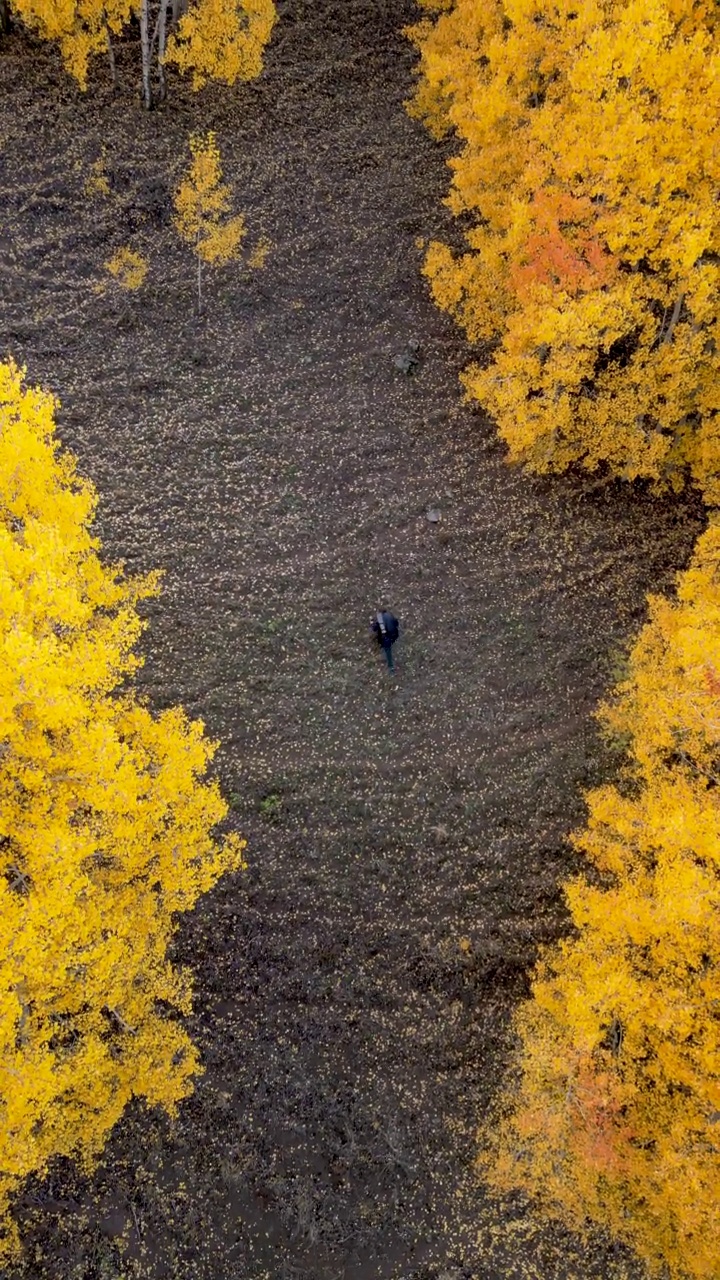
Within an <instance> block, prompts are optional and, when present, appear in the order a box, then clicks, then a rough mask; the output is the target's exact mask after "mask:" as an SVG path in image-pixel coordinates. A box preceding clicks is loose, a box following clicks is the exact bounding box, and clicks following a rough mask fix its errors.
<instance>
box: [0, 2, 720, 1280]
mask: <svg viewBox="0 0 720 1280" xmlns="http://www.w3.org/2000/svg"><path fill="white" fill-rule="evenodd" d="M280 8H281V19H280V22H279V25H278V27H277V30H276V34H275V36H274V39H273V41H272V44H271V46H270V48H269V50H268V52H267V57H266V71H265V72H264V74H263V76H262V77H261V79H260V80H259V81H257V82H256V83H254V84H250V85H242V86H239V87H237V88H236V89H232V90H227V89H222V88H212V89H209V90H206V91H204V92H203V93H202V94H200V95H195V96H193V95H192V94H191V93H190V92H189V91H188V90H186V89H184V88H183V87H182V86H178V85H177V83H174V84H173V85H172V92H171V96H170V98H169V100H168V102H167V103H166V104H165V105H164V106H163V107H162V109H159V110H156V111H154V112H152V113H151V114H146V113H143V111H142V110H141V109H140V106H139V103H138V98H137V83H136V77H137V66H136V62H135V55H136V48H135V46H133V45H132V44H127V45H122V46H121V47H120V49H119V51H118V56H119V67H120V73H121V88H120V90H119V91H118V92H116V93H113V92H112V90H111V89H110V87H109V85H108V84H107V82H106V80H105V79H104V74H105V68H104V67H99V68H98V70H97V72H96V74H95V77H94V79H93V80H92V82H91V86H90V90H89V91H88V93H87V94H86V95H82V94H81V93H79V92H78V91H77V90H76V89H75V87H74V86H73V84H72V83H71V82H70V81H69V80H68V78H67V77H66V76H65V74H64V72H63V71H62V69H61V67H60V65H59V60H58V57H57V54H56V53H55V52H54V51H53V50H50V49H47V48H45V49H43V48H40V47H39V46H37V45H34V46H31V45H29V44H28V43H26V42H24V41H22V40H21V39H20V38H19V37H17V36H13V37H11V38H8V39H5V40H4V41H3V42H2V43H0V273H1V274H0V353H1V354H2V355H3V356H4V355H5V353H6V352H11V353H12V354H13V355H14V356H15V358H16V359H17V360H18V361H19V362H23V363H25V364H26V365H27V372H28V378H29V379H30V381H31V382H40V383H42V384H44V385H46V386H49V387H51V388H53V389H54V390H55V391H56V392H57V393H58V394H59V395H60V397H61V399H62V409H61V411H60V414H59V423H60V435H61V438H62V440H63V442H65V443H67V444H68V445H70V446H71V447H72V448H73V449H74V450H75V451H76V452H77V454H78V456H79V458H80V464H81V467H82V470H83V471H84V472H85V473H86V474H88V475H90V476H91V477H92V479H93V480H94V481H95V483H96V484H97V486H98V488H99V491H100V494H101V499H102V501H101V506H100V512H99V530H100V532H101V535H102V537H103V539H104V543H105V547H106V552H107V554H108V555H111V556H112V557H124V558H125V559H126V561H127V563H128V565H129V566H130V567H131V568H132V569H144V568H149V567H151V566H156V565H159V566H161V567H162V568H163V569H164V570H165V574H166V576H165V590H164V594H163V596H162V598H161V599H160V600H159V601H158V602H157V603H155V604H154V606H153V608H152V610H151V628H150V631H149V632H148V635H147V638H146V644H145V648H146V652H147V664H146V667H145V670H144V672H143V676H142V681H143V685H144V689H145V691H146V693H147V695H148V696H149V698H150V699H151V702H152V704H153V705H154V706H155V707H161V706H166V705H168V704H169V703H174V702H182V703H183V704H184V705H185V706H186V707H187V708H188V709H189V710H190V711H191V712H192V713H194V714H197V715H200V716H202V718H203V719H204V720H205V722H206V725H207V728H208V731H209V733H210V734H211V735H212V736H213V737H217V738H219V739H220V740H221V742H222V748H221V751H220V752H219V755H218V770H219V774H220V777H221V780H222V785H223V788H224V790H225V793H226V795H227V796H228V797H229V798H230V800H231V803H232V806H233V808H232V818H231V820H232V823H233V825H235V826H236V827H237V828H238V829H240V830H242V831H243V832H244V833H245V834H246V835H247V837H248V839H249V850H248V854H249V869H248V871H247V872H246V873H244V874H242V875H239V876H237V877H235V878H232V879H226V880H225V881H223V882H222V883H221V884H220V885H219V886H218V887H217V889H216V890H215V891H214V892H213V893H212V894H210V895H209V896H208V897H207V899H206V900H204V901H203V903H202V904H201V905H200V907H199V909H198V910H197V911H195V912H194V913H193V914H192V916H190V917H188V918H187V919H184V920H183V921H182V922H181V927H180V930H179V936H178V956H179V958H180V959H181V960H182V961H183V962H185V963H187V964H189V965H190V966H191V967H192V969H193V971H194V975H195V987H196V993H197V995H196V1001H195V1012H194V1014H193V1016H192V1018H191V1020H190V1023H191V1025H190V1030H191V1033H192V1034H193V1036H194V1037H195V1039H196V1041H197V1042H198V1044H199V1046H200V1048H201V1051H202V1056H203V1059H204V1062H205V1066H206V1073H205V1075H204V1076H203V1077H202V1078H201V1079H200V1080H199V1081H198V1085H197V1089H196V1091H195V1093H194V1095H193V1097H192V1098H191V1099H190V1100H189V1101H188V1102H187V1103H186V1104H184V1105H183V1106H182V1108H181V1110H180V1114H179V1117H178V1119H177V1120H176V1121H175V1122H174V1123H170V1122H169V1121H168V1120H167V1119H166V1118H164V1117H163V1116H162V1115H161V1114H159V1113H155V1112H148V1111H147V1110H145V1109H144V1107H142V1106H140V1105H137V1107H133V1108H131V1110H130V1111H129V1113H128V1114H127V1115H126V1117H125V1118H124V1119H123V1121H122V1123H121V1124H119V1125H118V1127H117V1129H116V1131H115V1132H114V1134H113V1136H112V1139H111V1141H110V1143H109V1145H108V1147H107V1150H106V1152H105V1154H104V1157H103V1159H102V1161H101V1163H100V1165H99V1167H98V1168H97V1170H96V1171H95V1172H94V1174H93V1175H92V1176H86V1175H84V1174H82V1173H81V1172H78V1171H77V1170H75V1169H74V1168H73V1167H72V1166H71V1165H70V1164H68V1163H65V1162H61V1163H59V1164H58V1166H57V1167H56V1168H55V1169H54V1170H53V1171H52V1173H51V1175H50V1176H49V1177H48V1178H47V1179H46V1180H44V1181H43V1182H37V1183H33V1184H32V1185H31V1186H29V1187H28V1188H27V1189H26V1191H25V1193H24V1195H23V1197H22V1199H21V1201H20V1204H19V1206H18V1217H19V1219H20V1221H21V1224H22V1230H23V1235H24V1238H25V1240H26V1251H25V1255H24V1259H23V1261H22V1262H21V1263H20V1264H18V1266H17V1267H16V1268H14V1269H12V1270H11V1271H9V1272H8V1273H7V1274H8V1277H9V1278H11V1280H31V1278H33V1280H34V1278H38V1280H40V1277H52V1278H53V1280H55V1278H56V1277H60V1276H62V1277H63V1280H81V1278H82V1280H91V1278H92V1277H104V1278H107V1277H113V1276H121V1275H122V1276H127V1277H134V1276H144V1277H148V1280H160V1278H161V1277H166V1276H167V1277H172V1278H173V1280H190V1278H191V1277H192V1278H193V1280H210V1278H212V1280H226V1278H227V1280H230V1278H231V1277H232V1278H233V1280H235V1278H236V1277H237V1280H240V1278H242V1280H262V1278H263V1277H267V1278H268V1280H475V1278H477V1280H481V1278H482V1280H493V1278H494V1277H503V1280H513V1278H514V1277H518V1278H519V1277H524V1278H525V1280H531V1278H532V1277H535V1278H536V1280H556V1278H557V1280H561V1278H565V1277H568V1278H569V1277H578V1278H580V1277H582V1280H600V1277H603V1278H604V1280H609V1278H615V1280H619V1278H620V1277H625V1276H628V1277H629V1276H632V1275H635V1274H636V1273H635V1271H634V1270H633V1264H632V1262H631V1260H629V1259H628V1258H627V1257H626V1256H625V1255H624V1254H622V1253H621V1252H618V1251H617V1250H613V1249H611V1248H609V1247H607V1246H606V1245H605V1244H604V1243H603V1241H602V1240H599V1239H597V1238H594V1239H593V1240H592V1241H591V1243H590V1244H585V1243H583V1242H582V1241H577V1240H574V1239H573V1238H571V1237H570V1236H568V1235H567V1234H565V1233H564V1232H563V1231H561V1230H560V1229H558V1228H555V1227H549V1226H547V1225H544V1224H543V1223H541V1222H539V1221H537V1220H536V1219H535V1218H534V1217H533V1215H532V1213H531V1212H530V1211H529V1209H528V1208H527V1206H525V1205H523V1204H522V1203H521V1202H519V1201H514V1200H513V1201H512V1202H510V1203H506V1204H503V1205H498V1204H496V1203H494V1202H493V1201H491V1200H489V1199H488V1198H487V1196H486V1195H485V1194H484V1192H483V1190H482V1187H480V1186H479V1185H478V1183H477V1181H476V1178H475V1174H474V1172H473V1159H474V1153H475V1141H476V1139H475V1130H476V1126H477V1123H478V1121H479V1119H480V1117H481V1115H482V1113H483V1110H484V1108H485V1107H486V1106H487V1104H488V1102H489V1100H490V1099H491V1098H492V1096H493V1095H494V1093H495V1092H496V1090H497V1088H498V1086H499V1084H500V1083H501V1081H502V1079H503V1072H504V1070H505V1067H506V1064H507V1060H508V1054H509V1049H510V1041H509V1034H508V1019H509V1017H510V1015H511V1013H512V1010H513V1008H514V1006H515V1005H516V1003H517V1001H518V999H520V998H521V997H522V996H523V994H524V993H525V992H526V991H527V984H528V971H529V967H530V966H531V964H532V961H533V958H534V956H535V955H536V952H537V947H538V944H540V943H543V942H545V941H547V940H549V939H553V938H556V937H558V936H560V934H561V933H562V931H563V930H564V929H565V928H566V920H565V915H564V911H563V906H562V899H561V895H560V892H559V888H558V884H559V881H560V880H561V879H562V878H563V877H564V876H566V875H567V874H568V873H569V872H570V871H571V870H573V869H574V868H575V866H576V861H575V859H574V856H573V854H572V853H571V851H570V850H569V848H568V846H567V845H566V843H565V840H564V838H565V836H566V834H567V833H568V832H569V831H570V830H571V829H572V828H573V827H574V826H576V825H577V824H579V823H580V822H581V821H582V816H583V803H582V789H583V788H584V787H587V786H588V785H590V784H592V783H593V782H595V781H597V780H598V779H599V778H600V777H601V776H603V771H606V770H607V769H608V767H609V762H608V759H607V757H606V756H605V755H604V754H603V750H602V748H601V745H600V742H599V739H598V734H597V728H596V724H595V722H594V719H593V714H592V713H593V709H594V708H595V706H596V704H597V702H598V700H599V698H600V697H601V695H602V693H603V691H604V690H605V689H606V688H607V686H608V684H609V683H610V682H611V680H612V674H613V663H614V662H615V661H616V655H617V653H618V652H619V651H620V650H621V649H622V646H624V645H625V644H626V643H627V641H628V639H629V637H631V636H632V635H633V633H634V632H635V631H636V630H637V628H638V626H639V625H640V623H641V621H642V619H643V617H644V613H645V593H646V592H647V591H648V590H665V589H668V588H670V587H671V585H672V582H673V576H674V572H675V570H677V569H678V568H679V567H681V566H682V565H684V564H685V563H686V561H687V559H688V556H689V553H690V549H691V546H692V543H693V541H694V539H695V537H696V535H697V533H698V531H699V529H700V527H701V522H702V517H701V513H700V508H699V505H697V506H696V505H692V503H683V502H681V501H679V500H677V499H674V498H673V499H666V500H662V499H658V498H653V497H652V496H651V495H649V494H648V493H647V492H645V491H643V490H641V489H639V488H636V487H635V488H631V487H628V486H626V487H621V486H619V485H609V486H608V485H604V486H603V485H598V484H597V482H596V481H592V480H587V479H585V480H579V479H577V478H575V479H573V478H568V477H564V478H560V479H553V480H543V481H538V480H532V479H530V478H528V477H527V476H525V475H523V474H521V473H520V472H518V471H517V470H514V469H511V468H510V467H509V466H508V465H507V464H506V462H505V459H504V451H503V448H502V447H501V446H500V445H499V444H498V442H497V440H496V438H495V435H494V433H493V429H492V426H491V425H490V424H489V423H487V422H486V421H485V419H484V418H483V417H482V416H481V415H480V414H479V413H478V412H477V411H476V410H473V409H472V408H471V407H468V406H466V405H464V404H463V403H462V400H461V394H460V388H459V383H458V372H459V370H460V369H461V368H462V366H463V363H464V362H466V361H467V359H468V351H467V348H466V346H465V345H464V343H463V341H462V337H461V335H460V334H459V333H458V332H457V330H456V329H455V328H454V327H453V325H452V323H451V322H450V320H449V319H448V318H447V317H446V316H444V315H442V314H441V313H440V312H439V311H437V310H436V309H435V308H434V306H433V304H432V302H431V300H430V298H429V296H428V293H427V290H426V286H425V283H424V281H423V279H422V277H421V274H420V263H421V256H422V255H421V249H420V247H419V245H418V243H417V242H418V239H419V238H423V237H424V238H427V237H429V236H433V235H438V234H440V235H445V236H450V237H453V236H456V234H457V233H456V231H454V229H453V227H452V226H451V223H450V216H449V214H448V213H447V211H446V210H445V209H444V207H443V205H442V197H443V195H444V193H445V190H446V186H447V181H448V172H447V169H446V167H445V160H446V158H447V155H448V154H449V150H448V148H447V147H445V146H440V145H438V144H436V143H434V142H433V141H432V139H430V138H429V137H428V136H427V134H426V133H425V132H424V131H423V129H422V128H421V127H420V126H419V125H418V124H416V123H414V122H412V121H411V120H410V119H409V118H408V116H407V115H406V113H405V111H404V108H403V101H404V99H405V98H406V97H407V96H408V94H409V92H410V89H411V84H412V74H413V67H414V55H413V51H412V49H411V47H410V46H409V44H408V42H407V41H406V40H405V39H404V38H403V36H402V34H401V28H402V26H403V23H405V22H407V21H410V20H412V19H413V17H414V16H415V14H414V10H413V8H412V5H411V4H409V3H405V0H395V2H392V0H285V2H284V3H282V4H281V6H280ZM193 128H202V129H207V128H214V129H215V130H217V134H218V140H219V143H220V146H221V150H222V154H223V157H224V161H225V169H226V175H227V178H228V180H229V181H230V182H231V184H232V187H233V189H234V191H235V193H236V196H237V203H238V207H239V208H242V209H244V210H245V212H246V215H247V220H248V227H249V237H248V240H249V244H250V248H251V249H252V246H253V244H255V243H256V242H257V240H258V239H259V238H260V237H261V236H267V237H268V238H269V239H270V240H271V241H272V250H271V252H270V256H269V258H268V261H267V264H266V267H265V269H264V270H263V271H257V272H249V271H247V270H244V269H242V268H240V267H238V266H230V267H228V268H225V269H222V270H219V271H217V272H216V273H210V272H208V273H207V278H206V286H207V312H206V315H205V316H204V317H201V318H199V317H198V316H197V315H196V314H195V303H194V297H193V289H194V268H193V264H192V259H191V256H190V254H189V253H188V252H187V251H186V249H185V248H184V247H183V246H182V244H181V243H180V242H179V241H178V239H177V237H176V235H175V232H174V230H173V228H172V225H171V212H172V208H171V199H172V191H173V189H174V186H175V185H176V183H177V180H178V176H179V174H180V172H181V170H182V168H183V167H184V164H185V160H186V154H187V136H188V133H189V131H190V130H191V129H193ZM103 156H104V165H105V169H106V172H107V176H108V179H109V184H110V193H109V195H108V196H106V197H102V196H101V195H99V194H95V195H88V194H86V190H85V184H86V182H87V179H88V177H89V176H90V173H91V167H92V165H93V164H94V163H95V162H96V161H98V160H99V159H101V158H102V157H103ZM120 245H130V246H131V247H133V248H137V249H139V250H141V251H142V252H144V253H146V254H147V255H148V256H149V258H150V273H149V277H148V282H147V283H146V285H145V286H144V287H143V288H142V289H141V290H140V291H139V292H138V293H137V294H135V295H132V296H124V295H121V294H120V293H119V292H118V291H115V292H113V291H112V290H107V291H106V292H104V293H103V292H98V291H96V288H95V286H96V284H97V282H98V281H99V280H101V279H102V277H103V268H102V264H103V262H104V260H105V259H106V258H107V257H108V256H109V253H110V252H111V251H112V250H113V249H115V248H118V247H119V246H120ZM410 340H417V341H419V342H420V344H421V348H422V359H421V363H420V365H419V367H418V368H417V370H416V371H415V372H414V373H412V374H411V375H409V376H405V375H404V374H403V373H402V372H400V371H399V370H398V369H397V368H396V367H395V364H394V361H393V357H394V356H395V355H396V354H397V353H399V352H400V353H401V352H403V351H404V350H405V349H406V345H407V343H408V342H409V341H410ZM431 506H433V507H437V508H439V510H440V512H441V519H440V521H439V522H437V523H431V522H429V521H428V520H427V515H426V513H427V509H428V507H431ZM381 594H382V595H385V596H387V599H388V600H389V601H390V603H391V605H392V607H393V608H394V610H395V611H396V612H397V613H398V615H399V617H400V619H401V621H402V627H403V637H402V640H401V642H400V645H399V646H398V651H397V657H398V668H399V670H398V676H397V679H396V680H395V681H394V682H393V681H392V680H391V679H390V678H389V677H388V675H387V673H386V671H385V670H384V669H383V666H382V661H381V655H380V654H379V653H378V651H377V649H375V648H372V647H371V645H370V643H369V641H368V634H367V628H368V623H369V617H370V613H371V611H372V609H373V606H374V604H375V602H376V600H377V599H378V597H379V596H380V595H381ZM465 939H467V940H468V941H469V949H467V943H465V942H464V941H463V940H465ZM461 941H462V942H463V945H462V946H461V945H460V944H461Z"/></svg>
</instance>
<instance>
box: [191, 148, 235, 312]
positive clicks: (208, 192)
mask: <svg viewBox="0 0 720 1280" xmlns="http://www.w3.org/2000/svg"><path fill="white" fill-rule="evenodd" d="M190 157H191V159H190V165H189V167H188V170H187V173H186V175H185V177H184V178H183V180H182V182H181V183H180V186H179V187H178V189H177V191H176V193H175V219H174V221H175V228H176V230H177V232H178V235H179V236H180V237H181V239H183V240H184V241H185V242H186V244H189V245H190V246H191V247H192V250H193V252H194V254H195V256H196V258H197V288H198V310H199V311H202V264H203V262H207V263H208V264H209V265H211V266H219V265H221V264H223V263H226V262H231V261H232V260H233V259H235V258H237V257H238V256H239V254H240V245H241V242H242V240H243V238H244V236H245V219H244V217H243V215H242V214H232V212H231V210H232V193H231V191H230V188H229V187H228V186H227V184H226V183H224V182H223V181H222V166H221V163H220V150H219V148H218V145H217V140H216V137H215V134H214V133H212V132H210V133H207V134H204V135H202V134H193V135H192V136H191V138H190Z"/></svg>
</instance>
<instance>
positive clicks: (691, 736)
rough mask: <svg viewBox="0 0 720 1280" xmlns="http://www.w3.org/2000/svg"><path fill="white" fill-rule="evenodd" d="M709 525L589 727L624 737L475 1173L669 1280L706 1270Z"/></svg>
mask: <svg viewBox="0 0 720 1280" xmlns="http://www.w3.org/2000/svg"><path fill="white" fill-rule="evenodd" d="M719 565H720V522H718V521H717V520H715V521H714V522H713V523H712V524H711V527H710V529H709V530H708V532H707V533H705V534H704V535H703V537H702V538H701V539H700V541H699V543H698V547H697V551H696V555H695V557H694V560H693V563H692V565H691V567H690V569H689V570H688V571H687V572H686V573H685V574H683V575H682V577H681V580H680V586H679V591H678V599H677V602H674V603H671V602H669V601H667V600H664V599H661V598H655V599H653V600H652V601H651V618H650V621H649V623H648V624H647V626H646V627H645V628H644V630H643V631H642V632H641V634H640V637H639V639H638V641H637V643H636V645H635V647H634V649H633V651H632V655H631V662H630V674H629V677H628V679H627V680H626V681H625V682H624V683H623V684H622V685H621V686H620V687H619V689H618V691H617V696H616V698H615V700H614V701H613V702H612V703H611V704H610V705H609V706H607V707H606V708H605V709H604V712H603V714H604V718H605V720H606V722H607V724H608V726H609V727H610V728H611V729H612V731H613V732H614V733H615V734H616V735H624V736H626V737H627V738H628V739H629V744H630V760H631V764H632V767H631V768H630V769H629V771H628V775H627V777H625V778H624V779H623V780H622V783H621V785H619V786H606V787H603V788H602V789H600V790H598V791H595V792H592V793H591V794H590V796H589V797H588V799H589V807H590V815H589V823H588V826H587V829H586V830H585V831H584V832H583V833H582V834H580V835H578V836H577V837H576V843H577V845H578V847H579V848H580V849H582V850H583V852H584V853H586V854H587V856H588V857H589V859H590V862H591V864H592V865H593V867H594V870H595V872H596V873H597V874H595V875H593V877H592V878H588V877H586V876H581V877H579V878H578V879H577V880H576V881H575V882H573V883H571V884H570V885H569V886H568V887H567V899H568V905H569V907H570V911H571V914H572V919H573V921H574V923H575V925H576V926H577V930H578V932H577V934H576V936H574V937H572V938H571V939H570V940H568V941H567V942H565V943H563V944H562V945H561V946H560V947H559V948H557V949H554V950H552V951H550V952H549V953H548V955H547V956H546V958H545V959H544V961H543V962H542V963H541V965H540V967H539V971H538V973H537V975H536V979H535V983H534V988H533V999H532V1000H531V1001H529V1002H528V1003H527V1004H526V1005H525V1006H524V1007H523V1008H522V1010H521V1012H520V1014H519V1016H518V1021H517V1028H518V1031H519V1034H520V1037H521V1042H522V1050H521V1055H520V1059H519V1062H518V1073H517V1079H516V1080H515V1081H514V1082H513V1084H512V1085H511V1087H510V1088H509V1090H508V1094H507V1096H506V1098H505V1099H504V1104H503V1106H502V1107H501V1112H502V1114H503V1119H502V1120H501V1122H500V1125H499V1128H498V1129H497V1130H496V1131H495V1132H494V1133H492V1134H490V1132H489V1130H488V1131H487V1132H486V1134H485V1138H486V1141H488V1140H489V1154H488V1155H486V1157H485V1159H484V1163H485V1166H486V1172H487V1173H488V1176H489V1177H490V1179H491V1181H493V1182H494V1183H495V1184H496V1185H499V1186H500V1187H503V1188H508V1187H510V1186H515V1185H521V1186H524V1187H525V1188H527V1189H529V1190H530V1191H532V1192H533V1194H534V1195H536V1196H537V1197H538V1198H539V1199H540V1200H541V1201H542V1202H543V1203H544V1204H545V1205H546V1206H548V1207H549V1208H550V1209H551V1210H552V1211H557V1210H558V1209H559V1210H560V1211H561V1213H562V1214H563V1216H565V1217H566V1218H568V1217H569V1219H570V1220H571V1221H572V1222H573V1223H574V1224H576V1225H578V1226H582V1225H583V1224H584V1222H585V1220H586V1218H587V1217H588V1216H589V1217H591V1218H592V1219H593V1220H594V1221H596V1222H599V1223H602V1224H603V1225H605V1226H607V1227H609V1228H610V1229H611V1230H612V1232H613V1233H614V1234H615V1235H617V1236H619V1237H621V1238H623V1239H624V1240H625V1241H627V1242H628V1243H629V1244H631V1245H633V1246H634V1247H635V1248H636V1249H637V1250H638V1252H639V1253H640V1254H641V1255H642V1256H643V1258H645V1260H646V1261H647V1262H648V1263H650V1264H651V1265H653V1266H659V1265H660V1264H661V1263H665V1264H667V1265H668V1266H669V1268H670V1272H671V1274H673V1275H678V1276H681V1275H689V1276H692V1277H695V1278H697V1280H711V1277H715V1276H717V1274H718V1267H719V1266H720V1243H719V1242H720V1229H719V1228H720V1200H719V1198H718V1186H720V999H719V998H718V997H719V995H720V791H718V785H717V784H718V777H719V774H718V769H719V768H720V581H719V579H718V566H719Z"/></svg>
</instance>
